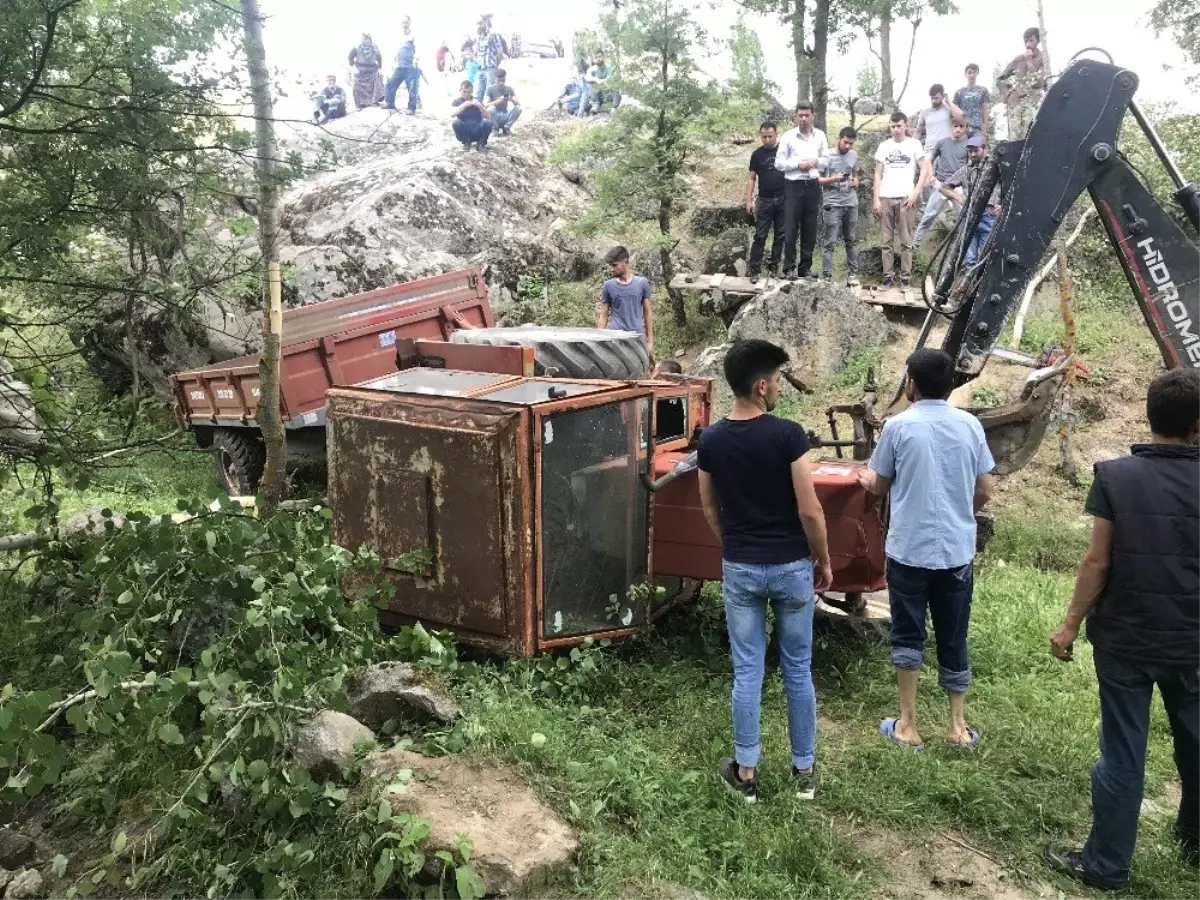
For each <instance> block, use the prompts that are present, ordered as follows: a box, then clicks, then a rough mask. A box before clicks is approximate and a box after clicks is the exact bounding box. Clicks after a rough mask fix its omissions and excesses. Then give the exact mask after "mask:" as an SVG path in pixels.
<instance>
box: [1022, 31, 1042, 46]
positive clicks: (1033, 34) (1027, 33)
mask: <svg viewBox="0 0 1200 900" xmlns="http://www.w3.org/2000/svg"><path fill="white" fill-rule="evenodd" d="M1030 38H1037V40H1038V43H1041V40H1042V33H1041V32H1040V31H1038V30H1037V29H1036V28H1026V29H1025V34H1023V35H1022V36H1021V40H1023V41H1027V40H1029V39H1030Z"/></svg>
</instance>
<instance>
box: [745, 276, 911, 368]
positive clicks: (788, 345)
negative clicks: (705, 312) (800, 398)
mask: <svg viewBox="0 0 1200 900" xmlns="http://www.w3.org/2000/svg"><path fill="white" fill-rule="evenodd" d="M889 330H890V329H889V326H888V321H887V319H886V318H885V317H884V315H883V313H881V312H880V311H879V310H877V309H875V308H874V307H873V306H870V305H868V304H866V303H864V302H863V301H862V300H860V299H859V298H858V297H857V296H855V295H854V294H853V293H852V292H851V291H850V290H848V289H847V288H845V287H843V286H841V285H837V284H829V283H826V282H821V281H809V280H805V281H797V282H784V283H783V284H782V285H780V286H779V287H777V288H775V289H773V290H770V291H767V292H766V293H764V294H760V295H758V296H757V297H755V298H754V299H753V300H750V301H749V302H747V303H744V304H742V307H741V308H740V309H739V310H738V313H737V316H736V317H734V320H733V324H732V325H730V326H729V340H730V341H740V340H747V339H749V338H761V339H762V340H766V341H772V342H773V343H776V344H779V345H780V346H782V347H783V348H784V349H785V350H786V351H787V352H788V355H789V356H790V357H791V359H792V363H791V366H792V371H793V372H794V373H795V374H796V376H797V377H798V378H799V379H800V380H801V381H803V382H805V383H807V384H816V383H819V382H821V381H823V380H825V379H826V378H829V377H830V376H832V375H836V374H837V373H838V372H840V371H841V370H842V368H843V367H844V366H845V365H846V361H847V360H848V359H849V358H850V357H851V356H853V355H854V354H855V353H856V352H858V351H859V350H865V349H868V348H870V347H878V346H880V345H881V344H883V343H885V342H886V341H887V339H888V333H889Z"/></svg>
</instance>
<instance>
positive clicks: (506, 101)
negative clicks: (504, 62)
mask: <svg viewBox="0 0 1200 900" xmlns="http://www.w3.org/2000/svg"><path fill="white" fill-rule="evenodd" d="M507 78H508V73H507V72H506V71H504V69H497V70H496V83H495V84H493V85H491V86H490V87H489V88H488V89H487V93H486V94H485V95H484V100H485V102H484V105H485V106H486V107H487V108H488V109H489V110H491V113H492V127H493V128H495V129H496V133H497V134H503V135H509V134H512V126H513V122H515V121H517V119H519V118H520V117H521V104H520V101H519V100H517V93H516V91H514V90H513V89H512V88H511V87H509V86H508V84H507Z"/></svg>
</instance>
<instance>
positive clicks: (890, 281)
mask: <svg viewBox="0 0 1200 900" xmlns="http://www.w3.org/2000/svg"><path fill="white" fill-rule="evenodd" d="M879 286H880V287H881V288H883V289H884V290H885V291H886V290H888V289H889V288H894V287H895V286H896V279H895V278H893V277H892V276H891V275H884V276H883V281H881V282H879Z"/></svg>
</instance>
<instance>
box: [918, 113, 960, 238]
mask: <svg viewBox="0 0 1200 900" xmlns="http://www.w3.org/2000/svg"><path fill="white" fill-rule="evenodd" d="M932 159H933V177H934V183H933V193H931V194H930V195H929V200H928V201H926V203H925V211H924V212H923V213H922V214H921V221H920V222H919V223H918V224H917V230H916V233H915V234H914V235H913V246H914V247H919V246H921V241H923V240H924V239H925V235H927V234H928V233H929V229H930V228H932V227H933V223H934V222H935V221H936V220H937V217H938V216H939V215H941V212H942V210H943V209H945V207H946V204H948V203H952V202H953V201H951V200H948V199H947V198H946V197H945V196H944V195H943V194H942V192H941V190H940V188H941V186H942V184H944V183H945V181H946V180H947V179H948V178H949V177H950V176H951V175H953V174H954V173H955V172H957V171H958V170H959V169H961V168H962V167H963V166H965V165H966V164H967V122H966V120H965V119H963V118H961V117H959V116H957V115H956V116H955V117H954V119H953V120H952V122H951V125H950V137H948V138H942V139H941V140H940V141H938V143H937V146H936V147H934V148H933V154H932ZM958 209H959V207H958V206H957V204H955V205H954V211H955V213H956V214H957V212H958Z"/></svg>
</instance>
